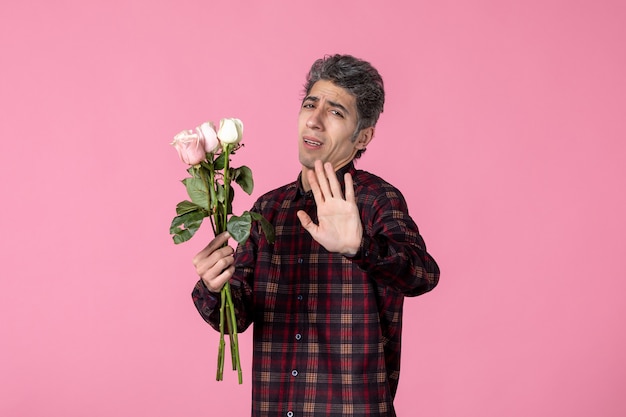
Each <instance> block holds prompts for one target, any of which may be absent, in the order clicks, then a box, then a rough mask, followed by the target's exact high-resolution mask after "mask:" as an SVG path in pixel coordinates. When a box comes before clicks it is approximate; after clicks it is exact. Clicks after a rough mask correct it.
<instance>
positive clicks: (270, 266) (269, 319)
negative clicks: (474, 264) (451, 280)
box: [192, 163, 439, 417]
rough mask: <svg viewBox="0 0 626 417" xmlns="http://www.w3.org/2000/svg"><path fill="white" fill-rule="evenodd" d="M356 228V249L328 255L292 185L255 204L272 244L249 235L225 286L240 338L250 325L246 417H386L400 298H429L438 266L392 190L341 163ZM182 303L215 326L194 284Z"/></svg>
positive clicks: (310, 206)
mask: <svg viewBox="0 0 626 417" xmlns="http://www.w3.org/2000/svg"><path fill="white" fill-rule="evenodd" d="M348 171H349V172H350V173H351V174H352V177H353V179H354V184H355V194H356V197H357V205H358V207H359V212H360V214H361V219H362V222H363V228H364V233H363V239H362V242H361V248H360V250H359V253H358V254H357V255H356V256H355V257H352V258H349V257H346V256H342V255H340V254H336V253H329V252H328V251H326V250H325V249H324V248H323V247H321V246H320V245H319V244H318V243H317V242H316V241H314V240H313V239H312V238H311V236H310V234H309V233H308V232H307V231H306V230H304V228H303V227H302V226H301V225H300V221H299V220H298V218H297V216H296V212H297V211H298V210H304V211H306V212H307V213H308V214H309V216H311V218H312V219H313V221H315V222H316V223H317V211H316V205H315V200H314V199H313V195H312V193H311V192H310V191H309V192H307V193H305V192H303V190H302V188H301V186H300V181H299V180H298V181H296V182H293V183H291V184H288V185H285V186H283V187H281V188H278V189H276V190H274V191H271V192H269V193H267V194H265V195H264V196H262V197H261V198H260V199H259V200H258V201H257V202H256V203H255V205H254V208H253V210H255V211H257V212H259V213H261V214H263V215H264V216H265V218H266V219H268V220H269V221H270V222H271V223H272V224H273V225H274V228H275V231H276V242H275V243H274V244H273V245H272V244H269V243H268V242H267V240H265V238H264V237H263V235H262V234H261V233H260V230H257V228H255V227H253V230H252V233H251V236H250V239H249V240H248V241H247V242H246V243H245V244H243V245H239V247H238V248H237V251H236V255H235V256H236V265H237V269H236V272H235V276H234V277H233V279H232V281H231V289H232V292H233V299H234V300H233V302H234V303H235V306H236V313H237V322H238V329H239V331H243V330H245V329H246V328H247V327H248V326H249V325H250V324H251V323H254V326H253V331H254V335H253V345H254V347H253V351H254V354H253V365H252V367H253V375H252V378H253V381H252V416H255V417H256V416H259V417H260V416H271V417H276V416H281V417H291V416H293V417H317V416H341V417H346V416H364V417H365V416H387V417H389V416H395V411H394V408H393V398H394V396H395V393H396V388H397V386H398V378H399V373H400V339H401V329H402V304H403V300H404V296H416V295H420V294H423V293H425V292H427V291H430V290H431V289H433V288H434V287H435V285H437V282H438V280H439V268H438V266H437V264H436V263H435V261H434V260H433V258H432V257H431V256H430V255H429V254H428V253H427V252H426V246H425V245H424V241H423V240H422V238H421V236H420V235H419V232H418V228H417V226H416V224H415V223H414V222H413V220H412V219H411V218H410V217H409V215H408V209H407V206H406V202H405V200H404V198H403V197H402V195H401V194H400V192H399V191H398V190H397V189H396V188H394V187H393V186H391V185H390V184H388V183H386V182H385V181H383V180H382V179H380V178H378V177H376V176H374V175H372V174H370V173H368V172H365V171H362V170H356V169H355V167H354V165H353V164H352V163H350V164H349V165H347V166H346V167H344V168H342V169H341V170H339V171H338V173H337V174H338V175H337V177H338V179H339V180H340V182H341V183H342V187H343V185H344V184H343V173H344V172H348ZM192 297H193V300H194V303H195V305H196V308H197V309H198V311H199V312H200V314H201V315H202V317H203V318H204V319H205V320H206V321H207V322H208V323H209V324H211V326H213V327H214V328H216V329H217V328H218V323H219V311H218V303H219V297H216V295H215V294H213V293H211V292H209V291H208V290H207V288H206V287H205V286H204V284H203V283H202V281H201V280H200V281H198V284H197V285H196V287H195V288H194V291H193V293H192Z"/></svg>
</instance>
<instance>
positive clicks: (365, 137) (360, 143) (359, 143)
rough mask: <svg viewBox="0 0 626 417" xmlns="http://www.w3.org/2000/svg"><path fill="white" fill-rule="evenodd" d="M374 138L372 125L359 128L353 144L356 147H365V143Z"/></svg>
mask: <svg viewBox="0 0 626 417" xmlns="http://www.w3.org/2000/svg"><path fill="white" fill-rule="evenodd" d="M372 139H374V126H370V127H366V128H364V129H361V131H360V132H359V135H358V136H357V138H356V141H355V143H354V146H355V148H356V149H359V150H361V149H365V148H366V147H367V145H368V144H369V143H370V142H371V141H372Z"/></svg>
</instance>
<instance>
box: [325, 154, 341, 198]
mask: <svg viewBox="0 0 626 417" xmlns="http://www.w3.org/2000/svg"><path fill="white" fill-rule="evenodd" d="M324 170H325V171H326V176H327V178H328V183H329V184H330V189H331V191H332V193H333V197H337V198H343V192H342V191H341V184H339V180H338V179H337V173H336V172H335V169H334V168H333V164H331V163H330V162H326V163H325V164H324Z"/></svg>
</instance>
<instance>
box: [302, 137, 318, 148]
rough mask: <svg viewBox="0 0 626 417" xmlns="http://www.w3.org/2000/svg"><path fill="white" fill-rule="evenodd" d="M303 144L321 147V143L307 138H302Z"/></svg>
mask: <svg viewBox="0 0 626 417" xmlns="http://www.w3.org/2000/svg"><path fill="white" fill-rule="evenodd" d="M304 143H305V144H307V145H309V146H315V147H317V146H322V142H318V141H316V140H313V139H309V138H304Z"/></svg>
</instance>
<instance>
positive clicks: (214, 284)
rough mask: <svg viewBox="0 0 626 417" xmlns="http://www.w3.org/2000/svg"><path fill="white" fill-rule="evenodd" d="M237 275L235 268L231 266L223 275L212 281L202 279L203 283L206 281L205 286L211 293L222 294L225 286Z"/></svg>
mask: <svg viewBox="0 0 626 417" xmlns="http://www.w3.org/2000/svg"><path fill="white" fill-rule="evenodd" d="M234 273H235V266H234V265H231V266H230V267H228V268H227V269H225V270H223V271H222V273H221V274H219V275H218V276H216V277H215V278H212V279H206V278H204V277H202V281H204V285H205V286H206V287H207V288H208V289H209V291H211V292H220V291H221V290H222V287H223V286H224V284H226V283H227V282H228V281H229V280H230V279H231V278H232V276H233V274H234Z"/></svg>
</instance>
